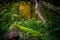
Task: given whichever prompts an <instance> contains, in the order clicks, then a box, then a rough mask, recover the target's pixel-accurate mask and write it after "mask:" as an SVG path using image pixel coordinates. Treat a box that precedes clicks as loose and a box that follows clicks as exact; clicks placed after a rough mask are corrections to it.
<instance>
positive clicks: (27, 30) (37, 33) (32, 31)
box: [12, 23, 42, 37]
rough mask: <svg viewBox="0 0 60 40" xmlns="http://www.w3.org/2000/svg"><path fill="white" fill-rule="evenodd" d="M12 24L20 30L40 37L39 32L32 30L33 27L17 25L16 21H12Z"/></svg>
mask: <svg viewBox="0 0 60 40" xmlns="http://www.w3.org/2000/svg"><path fill="white" fill-rule="evenodd" d="M12 26H13V27H16V28H18V29H19V30H20V31H23V32H28V33H30V34H31V35H33V36H39V37H42V34H41V33H40V32H38V31H35V30H33V29H30V28H26V27H24V26H20V25H18V24H17V23H13V24H12Z"/></svg>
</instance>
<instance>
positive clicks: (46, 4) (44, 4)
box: [42, 2, 60, 15]
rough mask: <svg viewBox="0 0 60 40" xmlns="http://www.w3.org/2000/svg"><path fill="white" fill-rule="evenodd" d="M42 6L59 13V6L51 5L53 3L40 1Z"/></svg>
mask: <svg viewBox="0 0 60 40" xmlns="http://www.w3.org/2000/svg"><path fill="white" fill-rule="evenodd" d="M42 6H43V7H45V8H48V9H50V10H52V11H54V12H56V13H58V14H59V15H60V8H59V7H55V6H53V4H50V3H47V2H42Z"/></svg>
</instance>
